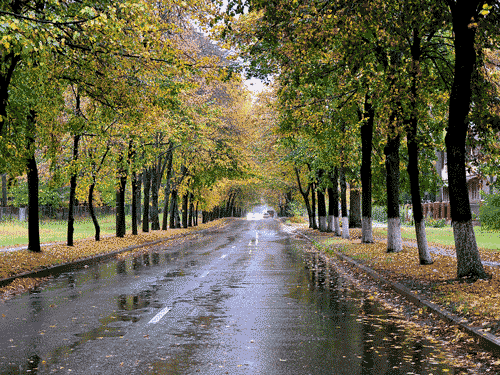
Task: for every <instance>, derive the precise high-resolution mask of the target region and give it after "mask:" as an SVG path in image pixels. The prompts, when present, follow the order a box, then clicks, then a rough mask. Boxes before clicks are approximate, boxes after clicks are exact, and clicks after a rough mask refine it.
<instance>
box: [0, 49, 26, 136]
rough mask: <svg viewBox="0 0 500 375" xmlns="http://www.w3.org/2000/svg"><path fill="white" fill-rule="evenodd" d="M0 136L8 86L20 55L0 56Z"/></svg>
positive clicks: (8, 54)
mask: <svg viewBox="0 0 500 375" xmlns="http://www.w3.org/2000/svg"><path fill="white" fill-rule="evenodd" d="M0 59H1V61H0V67H1V68H2V70H1V71H0V135H2V133H3V128H4V125H5V123H6V119H7V105H8V99H9V86H10V82H11V80H12V75H13V74H14V70H15V69H16V66H17V64H18V63H19V61H21V55H20V54H17V53H14V52H10V53H3V52H2V54H1V55H0Z"/></svg>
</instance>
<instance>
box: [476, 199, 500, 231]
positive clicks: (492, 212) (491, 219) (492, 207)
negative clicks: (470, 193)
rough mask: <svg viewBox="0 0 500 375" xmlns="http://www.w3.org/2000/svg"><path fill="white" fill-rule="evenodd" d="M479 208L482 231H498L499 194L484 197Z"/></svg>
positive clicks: (499, 217)
mask: <svg viewBox="0 0 500 375" xmlns="http://www.w3.org/2000/svg"><path fill="white" fill-rule="evenodd" d="M484 198H485V200H484V202H483V203H482V204H481V206H480V207H479V219H480V220H481V226H482V227H483V228H484V229H489V230H500V194H489V195H486V194H485V195H484Z"/></svg>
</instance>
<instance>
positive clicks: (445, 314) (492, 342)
mask: <svg viewBox="0 0 500 375" xmlns="http://www.w3.org/2000/svg"><path fill="white" fill-rule="evenodd" d="M295 232H296V233H297V234H299V235H300V236H302V237H304V238H306V239H307V240H308V241H310V242H311V243H313V244H315V243H317V242H316V241H314V240H312V239H311V238H309V237H308V236H306V235H305V234H304V233H301V232H300V231H295ZM335 255H336V256H337V257H339V258H340V259H342V260H344V261H346V262H348V263H350V264H351V265H353V266H355V267H357V268H359V269H361V270H363V271H364V272H366V273H367V274H368V275H369V276H370V277H372V278H373V279H374V280H376V281H380V282H382V283H384V284H386V285H387V286H389V287H390V288H391V289H393V290H394V291H395V292H397V293H399V294H400V295H402V296H403V297H405V298H406V299H408V300H409V301H410V302H412V303H414V304H415V305H417V306H421V307H427V308H428V309H429V310H431V311H432V312H433V313H434V314H436V315H437V316H439V317H440V318H441V319H443V320H445V321H446V322H448V323H451V324H454V325H456V326H457V327H458V328H459V329H460V330H461V331H463V332H466V333H467V334H469V335H470V336H472V337H474V338H476V339H478V341H479V342H480V344H481V346H482V347H484V348H485V349H487V350H489V351H490V352H492V353H494V354H495V355H497V356H500V340H499V339H498V338H497V337H496V336H494V335H492V334H491V333H489V332H482V331H481V330H480V329H479V328H476V327H471V326H469V325H467V324H466V323H465V322H464V320H463V319H462V318H460V317H459V316H457V315H455V314H453V313H451V312H450V311H448V310H446V309H444V308H442V307H441V306H439V305H436V304H435V303H432V302H431V301H429V300H427V299H426V298H423V297H422V296H420V295H419V294H418V293H417V292H412V291H411V290H410V289H408V288H407V287H405V286H404V285H402V284H401V283H398V282H393V281H390V280H387V279H386V278H384V277H383V276H382V275H381V274H379V273H378V272H376V271H374V270H373V269H371V268H369V267H367V266H365V265H363V264H361V263H359V262H357V261H355V260H354V259H352V258H350V257H348V256H347V255H344V254H342V253H340V252H338V251H335Z"/></svg>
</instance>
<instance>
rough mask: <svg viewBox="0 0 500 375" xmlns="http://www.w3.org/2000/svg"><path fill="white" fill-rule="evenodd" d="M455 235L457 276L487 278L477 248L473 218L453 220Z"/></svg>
mask: <svg viewBox="0 0 500 375" xmlns="http://www.w3.org/2000/svg"><path fill="white" fill-rule="evenodd" d="M453 237H454V238H455V248H456V250H457V276H458V277H472V278H473V277H477V278H487V277H488V274H487V273H486V271H485V270H484V267H483V264H482V263H481V257H480V255H479V250H478V249H477V243H476V235H475V233H474V227H473V225H472V220H469V221H466V222H458V221H454V222H453Z"/></svg>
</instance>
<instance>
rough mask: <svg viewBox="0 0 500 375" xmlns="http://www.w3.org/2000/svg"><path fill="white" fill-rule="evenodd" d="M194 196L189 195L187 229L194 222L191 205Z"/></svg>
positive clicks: (192, 206)
mask: <svg viewBox="0 0 500 375" xmlns="http://www.w3.org/2000/svg"><path fill="white" fill-rule="evenodd" d="M193 199H194V195H193V193H190V194H189V214H188V227H192V226H193V221H194V203H193Z"/></svg>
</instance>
